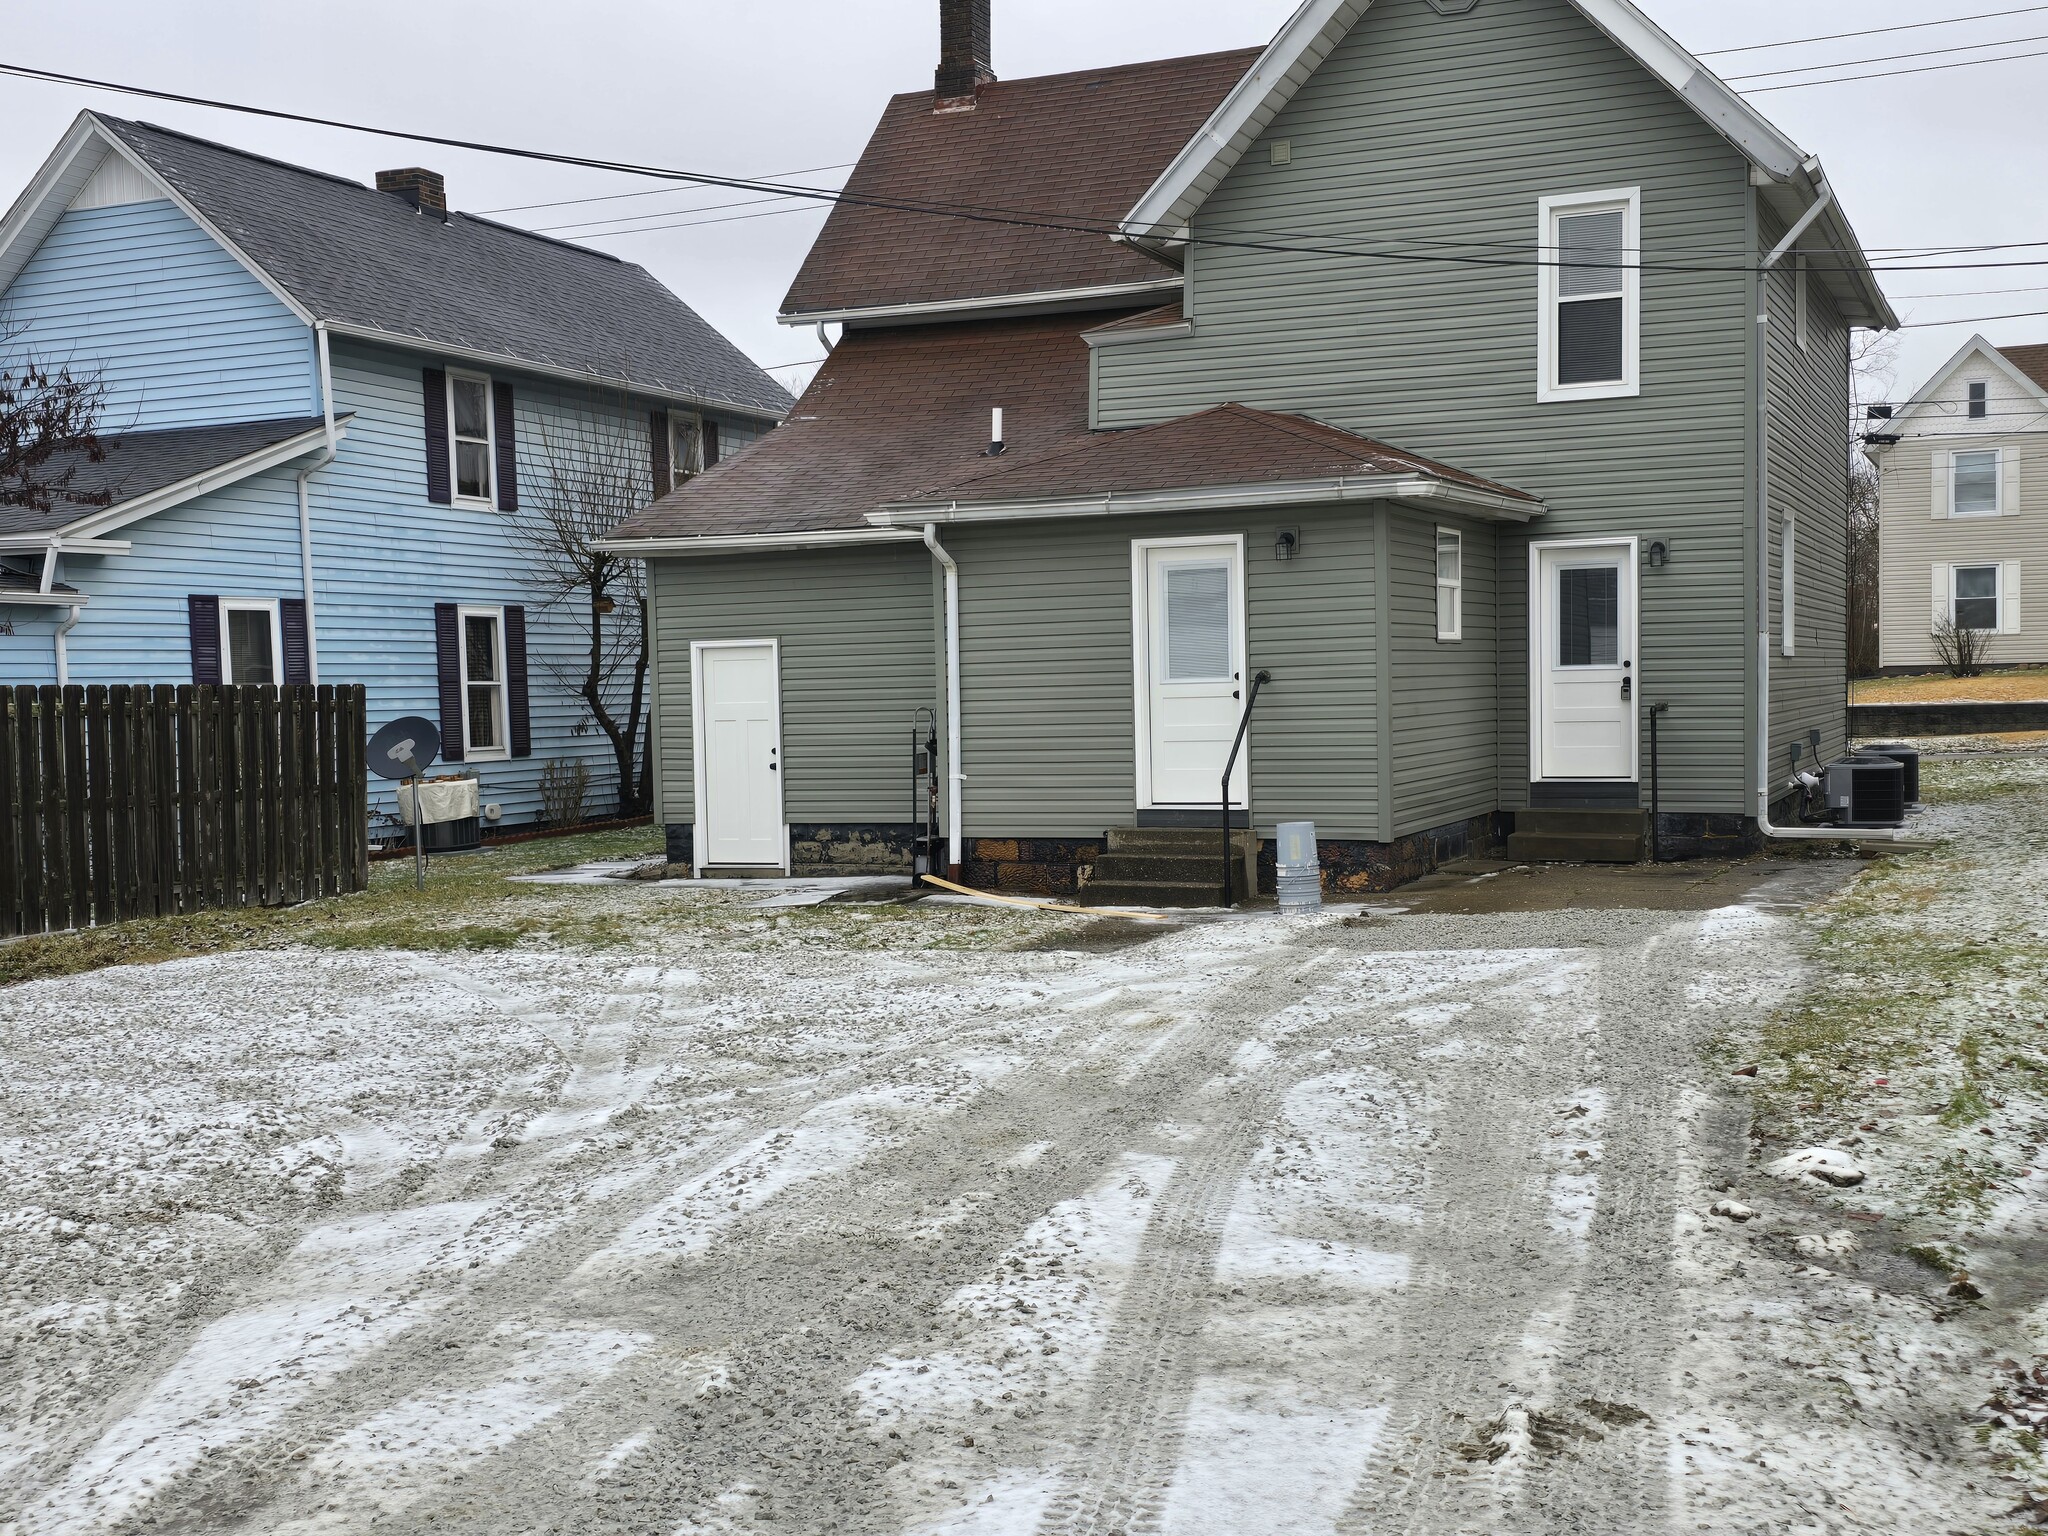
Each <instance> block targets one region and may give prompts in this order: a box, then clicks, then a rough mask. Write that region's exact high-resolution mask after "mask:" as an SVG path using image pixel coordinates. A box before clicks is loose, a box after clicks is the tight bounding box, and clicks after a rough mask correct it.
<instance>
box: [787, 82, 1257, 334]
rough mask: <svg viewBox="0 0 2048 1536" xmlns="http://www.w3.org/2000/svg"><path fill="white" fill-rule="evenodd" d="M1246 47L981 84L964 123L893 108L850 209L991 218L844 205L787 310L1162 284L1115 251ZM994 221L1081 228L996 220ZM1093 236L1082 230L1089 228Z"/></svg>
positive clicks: (1218, 97) (1135, 259)
mask: <svg viewBox="0 0 2048 1536" xmlns="http://www.w3.org/2000/svg"><path fill="white" fill-rule="evenodd" d="M1259 52H1260V50H1258V49H1256V48H1241V49H1235V50H1233V51H1231V52H1229V53H1210V54H1201V55H1197V56H1195V57H1192V58H1182V59H1160V60H1155V61H1153V62H1150V63H1145V64H1127V65H1122V66H1119V67H1117V68H1114V69H1091V70H1083V71H1080V72H1078V73H1074V74H1066V75H1045V76H1041V77H1038V78H1036V79H1030V80H1011V81H997V82H995V83H992V84H989V85H985V86H983V87H982V88H981V92H980V95H979V97H978V98H977V101H976V105H975V108H974V110H973V111H971V112H965V111H954V112H934V111H933V110H932V102H933V96H932V93H931V92H930V91H928V90H927V91H916V92H912V93H910V94H908V95H903V96H898V97H896V98H894V99H893V100H892V101H890V103H889V105H888V108H887V109H886V110H885V111H884V112H883V113H882V120H881V122H880V123H879V124H878V125H877V126H876V128H875V132H874V136H873V137H872V138H871V139H870V140H869V141H868V146H867V148H866V150H865V151H863V152H862V154H861V158H860V163H859V164H858V165H857V166H855V168H854V172H853V175H852V176H851V177H850V178H848V180H847V183H846V191H847V193H849V194H851V195H852V196H854V197H857V198H858V197H872V198H884V199H895V200H900V201H906V202H914V203H917V204H920V205H924V206H931V205H935V204H943V205H946V206H949V207H950V206H958V205H970V206H972V207H974V208H977V209H981V210H985V211H987V212H988V213H989V214H990V215H991V216H992V217H991V219H990V220H989V221H988V222H982V221H977V220H974V219H966V218H959V217H949V216H946V215H943V214H933V213H925V212H915V211H903V210H899V209H895V208H872V207H863V206H857V205H855V204H853V203H840V204H839V205H837V206H836V207H834V209H833V210H832V214H831V217H830V218H828V219H827V220H826V221H825V227H824V229H823V231H822V232H820V234H819V236H818V239H817V243H816V244H814V245H813V246H812V247H811V252H810V255H809V256H808V257H807V258H806V259H805V261H804V265H803V268H802V270H801V271H799V272H798V273H797V275H796V281H795V282H794V283H793V284H791V285H790V290H789V293H788V295H787V297H785V298H784V299H783V301H782V309H783V312H784V313H785V314H790V315H800V314H815V313H820V312H829V311H836V310H842V309H861V308H867V307H870V306H875V305H895V304H924V303H933V302H938V301H941V300H951V299H967V298H985V297H991V296H994V295H999V294H1011V293H1036V292H1041V291H1050V290H1058V289H1069V288H1091V287H1098V286H1102V285H1106V284H1113V283H1132V282H1146V281H1149V280H1153V279H1159V278H1166V277H1171V276H1172V275H1173V273H1172V270H1171V269H1170V268H1167V267H1163V266H1161V265H1159V264H1158V263H1157V262H1155V261H1153V260H1151V259H1150V258H1148V257H1145V256H1141V255H1139V254H1138V253H1137V252H1135V251H1133V250H1132V249H1131V248H1130V247H1128V246H1124V245H1118V244H1115V243H1113V242H1112V241H1111V240H1110V238H1109V229H1110V228H1111V227H1113V226H1114V225H1115V223H1116V221H1117V220H1119V219H1121V218H1122V217H1123V216H1124V215H1125V214H1126V213H1128V212H1130V210H1131V207H1132V205H1133V204H1134V203H1136V202H1137V200H1138V199H1139V198H1140V197H1141V196H1143V195H1144V193H1145V190H1146V189H1147V188H1148V187H1150V186H1151V185H1152V183H1153V182H1154V181H1155V180H1157V179H1158V177H1159V174H1160V172H1162V171H1164V170H1165V169H1166V167H1167V165H1168V163H1169V162H1171V161H1172V159H1173V157H1174V156H1175V155H1177V154H1178V153H1180V151H1181V149H1182V148H1183V147H1184V146H1185V145H1186V144H1187V142H1188V140H1190V139H1191V138H1193V137H1194V135H1195V133H1196V131H1197V130H1198V129H1199V128H1200V127H1201V126H1202V124H1203V122H1204V121H1206V120H1207V118H1208V116H1209V114H1210V112H1212V111H1213V110H1214V109H1215V107H1216V105H1217V104H1218V103H1219V102H1220V101H1222V99H1223V97H1224V96H1225V95H1226V94H1227V93H1228V92H1229V90H1230V88H1231V86H1233V85H1235V84H1236V83H1237V81H1238V79H1239V78H1240V77H1241V76H1242V75H1243V74H1244V72H1245V71H1246V70H1247V69H1249V68H1250V67H1251V64H1252V61H1253V60H1255V59H1257V58H1258V56H1259ZM1004 212H1008V213H1013V214H1025V215H1029V216H1031V217H1034V218H1047V217H1050V218H1053V219H1055V220H1064V221H1077V222H1081V223H1084V224H1086V225H1089V226H1090V230H1082V231H1070V230H1061V229H1038V228H1032V227H1029V226H1024V225H1014V224H1006V223H1003V222H1000V215H1001V214H1002V213H1004ZM1091 231H1092V232H1091Z"/></svg>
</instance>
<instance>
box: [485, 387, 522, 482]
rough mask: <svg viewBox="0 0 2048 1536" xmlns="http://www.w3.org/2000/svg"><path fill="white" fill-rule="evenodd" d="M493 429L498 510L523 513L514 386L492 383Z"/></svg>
mask: <svg viewBox="0 0 2048 1536" xmlns="http://www.w3.org/2000/svg"><path fill="white" fill-rule="evenodd" d="M491 426H492V429H493V435H494V436H495V437H496V438H497V440H498V510H499V511H500V512H517V511H518V510H519V445H518V443H517V442H516V441H515V440H514V438H513V436H512V386H511V385H510V384H501V383H499V382H498V381H497V380H495V379H493V380H492V381H491Z"/></svg>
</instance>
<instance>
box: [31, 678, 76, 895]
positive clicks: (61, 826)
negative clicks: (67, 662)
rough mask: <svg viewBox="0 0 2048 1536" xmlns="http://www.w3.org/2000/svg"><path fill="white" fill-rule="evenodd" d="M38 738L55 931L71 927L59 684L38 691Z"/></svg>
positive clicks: (47, 890) (46, 880)
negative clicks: (41, 758)
mask: <svg viewBox="0 0 2048 1536" xmlns="http://www.w3.org/2000/svg"><path fill="white" fill-rule="evenodd" d="M36 695H37V696H36V737H37V741H38V745H39V746H40V748H41V751H42V757H43V910H44V911H45V912H46V913H47V914H48V917H47V918H46V921H47V922H48V923H49V925H50V927H51V929H53V930H55V931H62V930H63V929H66V928H69V927H70V926H71V869H70V851H71V850H70V849H69V847H67V846H66V844H67V839H66V838H65V836H64V833H65V816H64V747H63V736H62V734H61V731H60V720H61V716H62V699H61V696H60V695H59V693H58V691H57V688H56V685H55V684H52V683H45V684H44V685H43V686H42V687H41V688H39V689H38V690H36Z"/></svg>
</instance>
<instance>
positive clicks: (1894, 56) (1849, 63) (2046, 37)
mask: <svg viewBox="0 0 2048 1536" xmlns="http://www.w3.org/2000/svg"><path fill="white" fill-rule="evenodd" d="M2017 43H2048V32H2036V33H2035V34H2033V35H2032V36H2031V37H2000V38H1994V39H1993V40H1992V41H1990V42H1988V43H1958V44H1957V45H1956V46H1955V47H1953V48H1918V49H1915V50H1914V51H1913V52H1911V53H1880V54H1875V55H1873V56H1872V57H1870V58H1867V59H1837V60H1835V61H1834V62H1833V63H1831V64H1788V65H1787V66H1786V67H1785V68H1783V69H1763V70H1758V71H1757V72H1756V73H1755V74H1753V75H1723V76H1722V77H1721V79H1722V83H1723V84H1725V85H1734V84H1735V83H1736V82H1737V81H1740V80H1768V79H1770V78H1771V77H1772V76H1773V75H1810V74H1817V73H1818V72H1819V71H1821V70H1824V69H1856V68H1859V67H1861V66H1862V65H1865V64H1890V63H1893V62H1895V61H1896V60H1899V59H1927V58H1932V57H1934V56H1935V55H1936V54H1941V53H1972V52H1975V51H1976V50H1978V49H1981V48H2010V47H2012V46H2013V45H2015V44H2017ZM2022 57H2024V55H2022ZM1964 62H1966V63H1971V64H1996V63H1998V62H1999V60H1997V59H1969V60H1965V61H1964ZM1814 83H1815V84H1817V85H1824V84H1826V83H1827V82H1826V81H1815V82H1814Z"/></svg>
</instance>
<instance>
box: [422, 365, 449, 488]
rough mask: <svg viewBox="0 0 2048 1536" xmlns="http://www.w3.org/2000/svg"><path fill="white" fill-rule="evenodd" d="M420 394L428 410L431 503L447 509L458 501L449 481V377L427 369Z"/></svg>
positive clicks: (436, 369)
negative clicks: (455, 500)
mask: <svg viewBox="0 0 2048 1536" xmlns="http://www.w3.org/2000/svg"><path fill="white" fill-rule="evenodd" d="M420 393H421V395H422V397H423V398H424V400H425V403H426V408H427V500H429V501H432V502H437V503H439V504H440V505H441V506H444V507H445V506H447V505H448V504H449V503H451V502H452V501H454V499H455V497H454V487H453V486H451V485H450V484H449V480H448V375H447V374H446V373H445V372H443V371H442V370H441V369H439V368H428V369H425V370H423V371H422V372H421V374H420Z"/></svg>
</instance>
